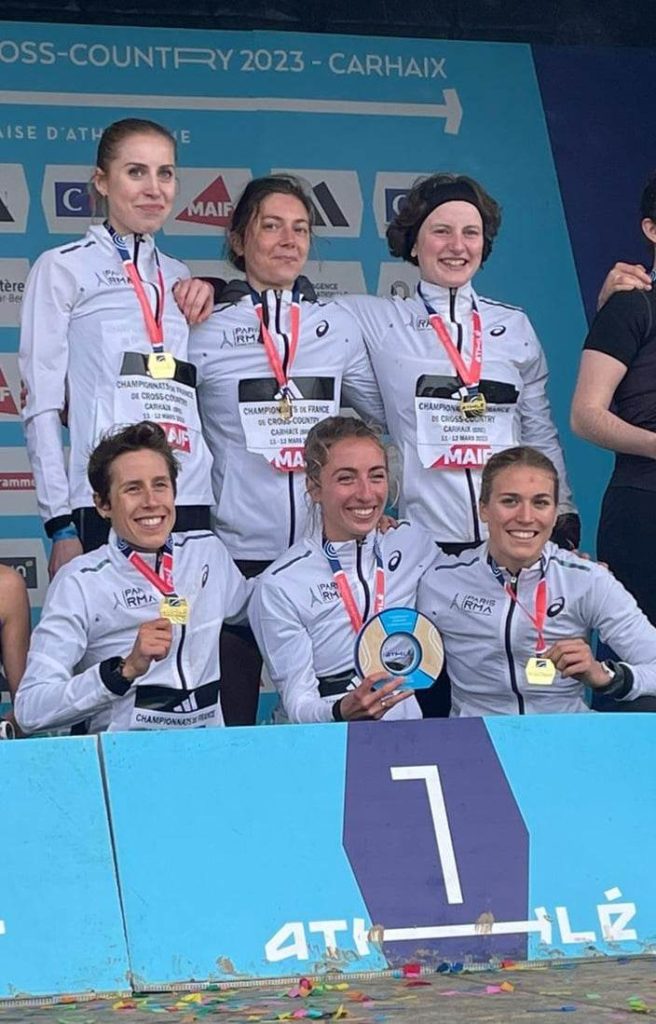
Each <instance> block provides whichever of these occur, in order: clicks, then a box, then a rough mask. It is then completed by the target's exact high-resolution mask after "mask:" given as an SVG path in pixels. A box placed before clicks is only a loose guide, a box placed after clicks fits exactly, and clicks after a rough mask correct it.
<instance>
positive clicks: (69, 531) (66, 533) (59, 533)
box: [50, 523, 78, 541]
mask: <svg viewBox="0 0 656 1024" xmlns="http://www.w3.org/2000/svg"><path fill="white" fill-rule="evenodd" d="M50 539H51V540H53V541H57V540H78V535H77V530H76V529H75V527H74V526H73V523H69V524H68V526H60V528H59V529H58V530H55V532H54V533H53V534H51V535H50Z"/></svg>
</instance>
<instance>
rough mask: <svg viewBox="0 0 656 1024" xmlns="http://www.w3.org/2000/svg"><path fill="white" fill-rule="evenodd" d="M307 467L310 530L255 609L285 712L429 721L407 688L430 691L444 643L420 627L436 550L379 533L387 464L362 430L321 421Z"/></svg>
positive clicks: (403, 531) (417, 539)
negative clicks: (421, 599) (425, 579)
mask: <svg viewBox="0 0 656 1024" xmlns="http://www.w3.org/2000/svg"><path fill="white" fill-rule="evenodd" d="M305 459H306V465H307V469H306V474H307V476H306V480H307V490H308V495H309V497H310V499H311V501H312V503H313V504H314V508H315V512H316V516H315V523H314V529H313V530H312V532H311V534H310V536H308V537H307V539H305V540H302V541H300V542H299V543H297V544H295V545H293V547H291V548H290V549H289V551H287V552H286V553H285V554H284V555H282V556H281V557H280V558H278V559H277V560H276V561H275V562H274V563H273V565H271V566H270V568H269V569H267V571H266V572H265V573H264V574H263V575H262V576H261V577H260V579H259V580H258V582H257V585H256V587H255V591H254V596H253V600H252V604H251V607H250V609H249V618H250V621H251V626H252V628H253V632H254V633H255V636H256V638H257V641H258V644H259V646H260V649H261V650H262V652H263V655H264V660H265V663H266V666H267V669H268V671H269V675H270V677H271V679H272V681H273V683H274V685H275V686H276V688H277V690H278V691H279V693H280V696H281V700H282V705H283V710H284V712H285V714H286V715H287V717H288V718H289V720H290V721H292V722H330V721H338V722H339V721H351V720H355V719H379V718H383V717H385V719H386V720H389V719H392V718H421V711H420V709H419V705H418V703H417V701H416V699H415V697H414V695H413V690H412V689H410V688H408V684H410V685H411V686H412V685H414V686H424V685H427V684H429V683H432V682H433V680H434V678H435V677H436V676H437V675H438V674H439V671H440V668H441V645H440V641H439V636H438V635H437V634H436V632H435V631H434V630H431V627H430V623H425V622H424V623H423V625H422V626H421V627H420V628H419V629H418V628H417V623H418V617H417V613H416V612H415V611H414V605H415V597H416V591H417V584H418V581H419V578H420V576H421V575H422V573H423V572H424V571H425V570H426V568H427V567H428V566H429V565H430V563H431V561H432V559H433V556H434V554H435V545H434V543H433V541H432V539H431V537H430V536H429V534H427V533H426V531H424V530H423V529H422V528H421V527H416V526H413V525H411V524H410V523H408V522H404V521H402V522H400V523H399V525H398V527H397V528H396V529H391V530H388V531H387V532H386V533H385V534H383V533H381V531H380V530H379V524H380V520H381V518H382V516H383V512H384V509H385V504H386V502H387V496H388V467H387V456H386V453H385V449H384V448H383V446H382V444H381V442H380V439H379V437H378V435H377V434H376V433H375V432H374V431H372V430H371V429H370V428H369V427H367V426H365V424H364V423H361V422H360V421H359V420H355V419H350V418H347V417H342V416H334V417H330V418H329V419H326V420H323V421H322V422H321V423H319V424H317V425H316V426H315V427H313V428H312V430H311V431H310V433H309V434H308V437H307V441H306V445H305ZM394 613H396V614H397V615H401V616H402V619H403V621H402V622H401V621H399V622H396V623H394V622H392V620H391V619H388V618H386V616H390V615H393V614H394ZM368 627H372V630H371V636H370V637H369V639H368V640H367V632H368ZM422 629H423V630H427V631H428V634H429V636H430V639H427V636H426V633H425V632H423V633H422ZM356 641H357V642H359V643H358V646H359V648H362V646H363V645H364V646H365V647H366V648H367V650H366V651H364V650H360V654H359V655H357V654H356V650H355V645H356ZM358 663H359V664H360V668H361V671H360V672H358ZM370 668H371V671H369V669H370Z"/></svg>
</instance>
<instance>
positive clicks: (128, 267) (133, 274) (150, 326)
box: [105, 221, 165, 352]
mask: <svg viewBox="0 0 656 1024" xmlns="http://www.w3.org/2000/svg"><path fill="white" fill-rule="evenodd" d="M105 227H106V228H107V231H108V232H109V237H110V238H111V240H112V242H113V243H114V247H115V248H116V251H117V253H118V254H119V256H120V257H121V261H122V263H123V267H124V268H125V273H126V274H127V275H128V277H129V278H130V281H131V283H132V287H133V288H134V290H135V293H136V296H137V299H138V301H139V305H140V306H141V313H142V315H143V318H144V323H145V325H146V330H147V331H148V337H149V338H150V343H151V345H152V346H153V351H154V352H163V351H164V327H163V323H162V317H163V315H164V295H165V286H164V275H163V274H162V268H161V267H160V265H159V255H158V252H157V249H156V248H155V249H154V250H153V251H154V253H155V262H156V264H157V285H156V287H157V290H158V302H157V314H153V311H152V309H151V305H150V302H149V301H148V296H147V295H146V289H145V288H144V285H143V281H142V280H141V277H140V276H139V271H138V270H137V268H136V266H135V264H134V261H133V260H132V259H131V258H130V253H129V252H128V250H127V248H126V246H125V241H124V239H123V236H122V235H119V234H117V233H116V231H115V230H114V228H113V227H112V226H111V224H109V223H108V222H107V221H105Z"/></svg>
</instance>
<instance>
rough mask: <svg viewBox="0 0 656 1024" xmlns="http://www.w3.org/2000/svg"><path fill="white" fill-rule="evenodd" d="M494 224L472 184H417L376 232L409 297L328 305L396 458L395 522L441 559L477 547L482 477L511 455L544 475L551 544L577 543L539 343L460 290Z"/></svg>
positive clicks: (444, 180) (497, 215) (483, 255)
mask: <svg viewBox="0 0 656 1024" xmlns="http://www.w3.org/2000/svg"><path fill="white" fill-rule="evenodd" d="M500 223H501V211H500V208H499V205H498V203H496V202H495V200H494V199H492V197H491V196H489V195H488V194H487V192H486V191H485V190H484V189H483V188H482V187H481V186H480V185H479V184H478V182H476V181H474V180H473V179H472V178H468V177H466V176H465V175H456V174H433V175H432V176H431V177H429V178H425V179H423V180H419V181H418V182H416V183H415V185H414V186H413V187H412V189H411V190H410V192H409V193H408V195H407V197H406V198H405V200H404V201H403V202H402V204H401V207H400V209H399V211H398V213H397V214H396V216H395V217H394V219H393V220H392V222H391V223H390V225H389V227H388V229H387V241H388V244H389V249H390V252H391V253H392V255H393V256H398V257H401V258H402V259H404V260H406V261H407V262H409V263H413V264H414V265H415V266H418V267H419V270H420V273H421V281H420V283H419V285H418V287H417V291H416V293H415V295H414V296H412V297H410V298H407V299H401V298H398V297H395V298H389V299H375V298H371V297H369V296H357V295H355V296H348V297H347V298H345V299H343V300H340V302H344V304H345V305H347V306H348V308H349V309H350V310H351V311H352V312H354V313H355V315H356V317H357V318H358V320H359V322H360V324H361V326H362V327H363V329H364V333H365V339H366V341H367V347H368V349H369V354H370V357H371V360H372V363H373V366H374V370H375V373H376V376H377V378H378V382H379V385H380V388H381V391H382V395H383V400H384V403H385V410H386V417H387V425H388V428H389V431H390V434H391V436H392V439H393V441H394V442H395V444H396V445H397V446H398V448H399V449H400V451H401V455H402V459H403V479H402V487H401V511H402V514H403V515H407V516H408V517H409V518H410V519H412V520H414V521H415V522H417V523H421V524H422V525H423V526H425V527H427V528H428V529H429V530H431V532H432V533H433V534H434V536H435V537H436V539H437V541H438V543H440V544H441V545H442V546H443V547H444V548H445V549H446V550H447V551H449V552H452V553H459V552H460V551H462V550H464V549H465V548H468V547H475V546H476V545H478V544H480V543H481V541H482V540H484V538H485V535H486V531H485V528H484V526H483V525H482V524H481V522H480V520H479V516H478V509H477V505H478V497H479V490H480V479H481V472H482V469H483V466H484V465H485V463H486V462H487V459H488V458H489V456H490V455H492V454H493V453H494V452H496V451H501V450H503V449H505V448H509V447H511V446H513V445H517V444H530V445H532V446H533V447H534V448H537V449H538V450H540V451H542V452H543V453H544V454H545V455H547V456H548V457H549V458H551V459H552V461H553V462H554V464H555V465H556V467H557V469H558V473H559V476H560V482H561V494H562V495H563V497H562V499H561V504H560V509H559V511H560V513H561V515H560V516H559V520H558V525H557V531H556V535H555V539H557V540H559V541H561V542H562V543H564V545H565V546H567V547H575V546H576V545H577V543H578V536H579V521H578V516H577V515H576V513H575V510H574V506H573V505H572V503H571V493H570V490H569V487H568V484H567V480H566V476H565V465H564V460H563V454H562V451H561V448H560V443H559V440H558V434H557V432H556V428H555V426H554V424H553V421H552V418H551V412H550V408H549V402H548V399H547V396H546V391H545V387H546V382H547V365H546V361H545V358H544V354H543V352H542V348H541V347H540V343H539V341H538V339H537V337H536V335H535V332H534V331H533V328H532V327H531V324H530V322H529V320H528V318H527V317H526V315H525V314H524V313H523V312H522V311H521V310H520V309H517V308H516V307H513V306H507V305H504V304H502V303H500V302H494V301H492V300H491V299H485V298H482V297H480V296H478V295H477V294H476V293H475V292H474V289H473V288H472V284H471V281H472V278H473V277H474V275H475V274H476V272H477V271H478V270H479V268H480V267H481V266H482V264H483V263H484V262H485V260H486V259H487V258H488V256H489V255H490V252H491V251H492V245H493V242H494V238H495V236H496V234H497V232H498V230H499V226H500Z"/></svg>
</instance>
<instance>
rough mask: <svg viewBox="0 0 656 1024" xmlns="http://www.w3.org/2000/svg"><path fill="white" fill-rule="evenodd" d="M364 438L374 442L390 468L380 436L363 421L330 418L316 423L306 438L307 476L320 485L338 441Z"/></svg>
mask: <svg viewBox="0 0 656 1024" xmlns="http://www.w3.org/2000/svg"><path fill="white" fill-rule="evenodd" d="M352 438H362V439H363V440H364V441H373V442H374V444H377V445H378V447H379V448H380V450H381V452H382V453H383V456H384V459H385V468H386V469H387V468H388V460H387V450H386V448H385V445H384V444H383V442H382V440H381V437H380V434H378V433H377V432H376V431H375V430H373V429H372V427H368V426H367V424H366V423H363V422H362V420H358V419H355V417H353V416H328V417H327V418H326V419H325V420H320V422H319V423H315V425H314V426H313V427H312V429H311V430H310V432H309V433H308V435H307V437H306V438H305V448H304V450H303V456H304V458H305V475H306V477H307V479H308V480H309V481H311V482H312V483H314V484H318V483H319V477H320V475H321V470H322V468H323V467H324V466H325V465H326V463H327V462H328V458H329V456H330V449H331V448H332V446H333V445H334V444H337V442H338V441H347V440H348V441H350V440H351V439H352Z"/></svg>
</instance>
